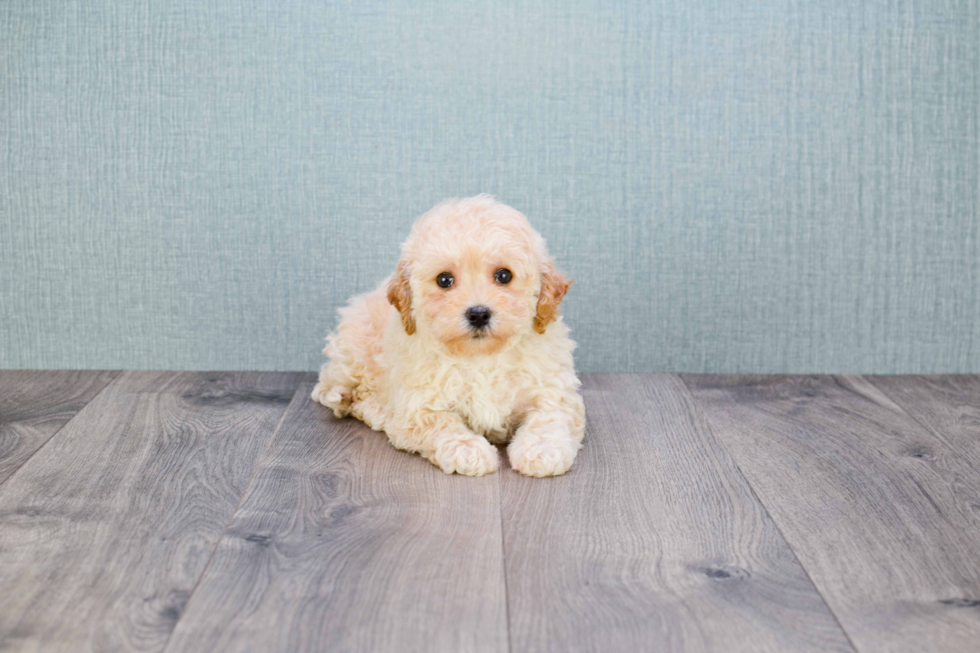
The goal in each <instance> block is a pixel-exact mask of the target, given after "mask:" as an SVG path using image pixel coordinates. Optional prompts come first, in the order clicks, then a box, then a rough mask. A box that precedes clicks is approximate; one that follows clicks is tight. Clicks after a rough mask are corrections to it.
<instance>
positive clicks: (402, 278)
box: [388, 261, 415, 335]
mask: <svg viewBox="0 0 980 653" xmlns="http://www.w3.org/2000/svg"><path fill="white" fill-rule="evenodd" d="M408 276H409V272H408V264H407V263H405V261H399V262H398V269H397V270H396V271H395V274H394V275H393V276H392V277H391V281H389V282H388V303H390V304H391V305H392V306H394V307H395V308H397V309H398V312H399V313H401V316H402V326H403V327H405V333H407V334H408V335H412V334H413V333H415V316H413V315H412V288H411V286H409V285H408Z"/></svg>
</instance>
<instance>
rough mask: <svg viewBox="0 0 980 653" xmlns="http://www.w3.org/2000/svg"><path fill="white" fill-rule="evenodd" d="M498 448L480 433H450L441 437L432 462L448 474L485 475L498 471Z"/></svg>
mask: <svg viewBox="0 0 980 653" xmlns="http://www.w3.org/2000/svg"><path fill="white" fill-rule="evenodd" d="M497 458H498V457H497V450H496V449H495V448H494V447H493V445H491V444H490V443H489V442H487V440H486V438H482V437H480V436H478V435H468V434H461V435H450V436H447V437H444V438H441V439H440V440H439V442H438V443H437V444H436V447H435V451H434V452H433V454H432V458H431V460H432V462H434V463H435V464H436V465H438V466H439V469H441V470H442V471H444V472H446V473H447V474H453V473H456V474H462V475H464V476H483V475H484V474H491V473H493V472H495V471H497Z"/></svg>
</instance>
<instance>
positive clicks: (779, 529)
mask: <svg viewBox="0 0 980 653" xmlns="http://www.w3.org/2000/svg"><path fill="white" fill-rule="evenodd" d="M675 376H676V377H677V378H678V379H679V380H680V382H681V384H683V386H684V387H685V388H686V389H687V393H688V395H689V397H690V398H691V400H692V401H693V402H694V405H695V406H696V407H697V409H698V410H699V411H701V413H702V415H703V416H704V419H705V423H706V424H707V425H708V434H709V435H710V437H711V439H712V440H714V441H715V442H716V443H717V444H718V446H719V447H720V448H721V450H722V451H723V452H725V455H726V456H728V458H729V460H731V463H732V465H733V466H734V467H735V470H736V471H737V472H738V474H739V476H741V477H742V479H743V480H744V481H745V485H746V486H747V487H748V488H749V492H751V493H752V496H753V497H755V500H756V501H758V502H759V505H760V506H762V509H763V510H764V511H765V513H766V515H768V517H769V520H770V521H771V522H772V524H773V526H774V527H775V528H776V531H777V532H778V533H779V536H780V537H781V538H783V541H784V542H786V546H788V547H789V550H790V552H792V554H793V558H794V559H795V560H796V563H797V564H798V565H799V566H800V569H802V570H803V573H804V574H806V577H807V580H809V581H810V585H812V586H813V589H814V590H815V591H816V592H817V594H818V595H819V596H820V600H821V601H822V602H823V604H824V606H825V607H826V608H827V612H828V613H830V616H832V617H833V618H834V622H835V623H836V624H837V627H838V628H840V631H841V633H843V634H844V637H845V639H847V642H848V644H850V645H851V649H852V650H853V651H855V653H859V652H860V650H861V649H859V648H858V647H857V644H855V643H854V640H853V639H851V634H850V633H848V632H847V629H846V628H844V624H843V623H841V620H840V618H839V617H838V616H837V613H836V612H834V609H833V607H831V605H830V603H829V602H828V601H827V597H826V596H824V594H823V592H821V591H820V587H819V586H818V585H817V584H816V582H814V580H813V576H812V575H811V574H810V570H809V569H807V568H806V565H805V564H803V561H802V560H801V559H800V556H799V554H797V552H796V549H795V548H794V547H793V543H792V542H791V541H790V540H789V539H788V538H787V537H786V533H785V532H783V528H782V527H781V526H780V525H779V522H778V521H777V520H776V518H775V516H774V515H773V514H772V511H771V510H770V509H769V506H767V505H766V503H765V502H764V501H763V500H762V497H760V496H759V493H758V492H756V491H755V486H753V485H752V483H751V482H750V481H749V479H748V477H747V476H746V475H745V472H743V471H742V467H741V466H740V465H739V464H738V460H736V458H735V456H733V455H732V453H731V451H729V450H728V447H727V446H726V445H725V443H724V442H723V441H722V440H721V438H719V437H718V436H717V435H715V429H714V425H713V424H712V421H711V417H710V416H709V415H708V411H707V410H705V408H704V406H702V405H701V401H700V400H699V399H698V398H697V395H696V394H695V392H694V390H692V389H691V386H690V385H688V383H687V381H686V380H685V379H684V377H683V376H682V375H680V374H677V375H675Z"/></svg>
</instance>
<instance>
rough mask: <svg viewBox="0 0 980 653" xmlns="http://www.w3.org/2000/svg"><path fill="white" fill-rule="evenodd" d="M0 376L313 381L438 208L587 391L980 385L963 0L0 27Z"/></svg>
mask: <svg viewBox="0 0 980 653" xmlns="http://www.w3.org/2000/svg"><path fill="white" fill-rule="evenodd" d="M0 30H2V31H0V36H2V39H0V147H2V152H0V306H2V319H0V366H3V367H103V368H117V367H127V368H133V367H135V368H191V369H194V368H197V369H204V368H229V369H230V368H255V369H260V368H261V369H272V368H276V369H313V368H315V367H317V366H318V365H319V363H320V361H321V356H320V354H319V350H320V348H321V345H322V339H323V336H324V335H325V333H326V331H327V329H328V328H329V327H331V326H332V325H333V324H334V320H335V309H336V307H337V306H338V305H340V304H341V303H342V302H343V301H344V300H345V299H346V298H347V297H348V295H350V294H351V293H354V292H358V291H364V290H367V289H369V288H371V287H373V286H374V284H375V283H376V282H377V281H378V280H379V279H381V278H383V277H384V276H385V275H386V274H387V273H388V272H389V271H390V270H391V269H392V268H393V266H394V263H395V260H396V258H397V246H398V243H399V242H400V240H401V239H402V238H403V237H404V236H405V235H406V234H407V231H408V228H409V225H410V224H411V222H412V221H413V220H414V218H415V217H417V216H418V215H419V214H421V213H422V212H423V211H424V210H425V209H427V208H428V207H430V206H431V205H433V204H435V203H436V202H437V201H439V200H441V199H443V198H445V197H447V196H454V195H470V194H475V193H478V192H490V193H493V194H495V195H497V196H498V197H499V198H500V199H502V200H503V201H505V202H507V203H510V204H512V205H514V206H516V207H518V208H519V209H521V210H523V211H524V212H525V213H526V214H527V215H528V216H529V217H530V218H531V220H532V222H533V223H535V224H536V225H537V226H538V228H539V229H540V230H541V231H542V233H544V234H545V236H546V238H547V239H548V241H549V243H550V245H551V248H552V250H553V252H554V253H555V254H557V255H558V257H559V261H560V263H561V266H562V267H563V268H564V269H565V270H566V271H567V272H568V273H570V274H571V275H572V276H574V277H575V278H576V279H577V282H576V284H575V285H574V286H573V288H572V292H571V293H570V295H569V297H568V299H567V301H566V304H565V306H566V319H567V321H568V322H569V323H570V324H571V325H572V326H573V328H574V330H575V335H576V337H577V339H578V340H579V343H580V349H579V352H578V363H579V367H580V369H582V370H584V371H652V370H682V371H693V372H700V371H712V372H720V371H726V372H734V371H759V372H771V371H794V372H809V371H862V372H939V371H946V372H953V371H969V372H980V247H978V231H980V227H978V223H980V213H978V206H980V205H978V187H980V165H978V157H980V139H978V133H980V130H978V115H980V9H978V1H977V0H970V1H961V2H956V1H949V2H944V1H939V0H918V1H908V2H898V1H884V0H882V1H877V2H874V1H866V2H853V1H838V0H783V1H780V0H713V1H704V2H692V1H691V0H661V1H657V2H629V3H618V2H610V1H609V0H602V1H598V0H597V1H596V2H584V1H581V0H576V1H569V0H539V1H536V2H530V3H525V2H516V1H510V0H484V1H482V2H474V3H461V2H454V1H446V2H418V1H413V2H405V3H397V2H390V1H386V2H382V1H377V0H356V1H354V2H347V3H330V5H329V6H323V3H306V2H303V3H301V2H294V1H286V2H284V1H282V0H248V1H235V0H213V1H211V2H207V1H205V0H176V1H167V2H114V1H113V0H84V1H82V0H73V1H64V0H63V1H58V2H54V1H47V0H7V1H6V2H3V3H2V4H0Z"/></svg>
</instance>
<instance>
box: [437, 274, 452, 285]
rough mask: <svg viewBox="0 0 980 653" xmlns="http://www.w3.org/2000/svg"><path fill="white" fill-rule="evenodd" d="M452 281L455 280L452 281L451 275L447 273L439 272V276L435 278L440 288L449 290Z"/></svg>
mask: <svg viewBox="0 0 980 653" xmlns="http://www.w3.org/2000/svg"><path fill="white" fill-rule="evenodd" d="M454 281H455V279H453V275H451V274H449V273H448V272H440V273H439V276H438V277H436V284H437V285H438V286H439V287H440V288H449V287H450V286H451V285H453V282H454Z"/></svg>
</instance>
